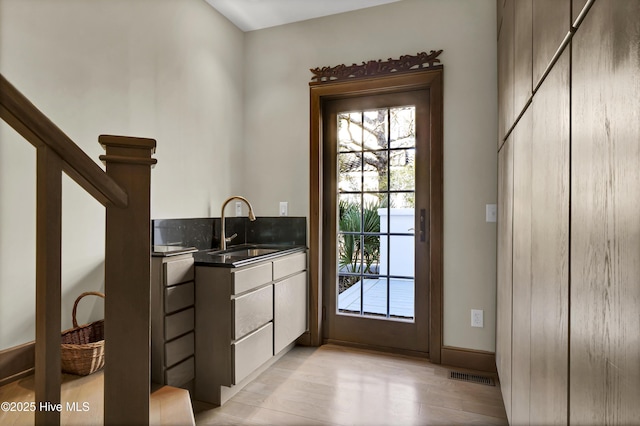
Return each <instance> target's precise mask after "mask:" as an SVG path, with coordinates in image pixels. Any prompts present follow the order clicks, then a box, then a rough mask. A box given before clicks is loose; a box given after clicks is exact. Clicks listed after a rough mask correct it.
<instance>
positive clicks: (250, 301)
mask: <svg viewBox="0 0 640 426" xmlns="http://www.w3.org/2000/svg"><path fill="white" fill-rule="evenodd" d="M231 309H232V315H233V322H232V324H231V337H232V338H233V339H239V338H241V337H242V336H244V335H245V334H248V333H251V332H252V331H253V330H255V329H256V328H258V327H260V326H263V325H264V324H266V323H267V322H269V321H271V320H272V319H273V286H271V285H269V286H267V287H264V288H261V289H260V290H256V291H252V292H251V293H247V294H244V295H242V296H240V297H237V298H236V299H233V300H232V301H231Z"/></svg>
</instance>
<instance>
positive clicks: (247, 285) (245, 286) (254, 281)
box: [231, 262, 273, 294]
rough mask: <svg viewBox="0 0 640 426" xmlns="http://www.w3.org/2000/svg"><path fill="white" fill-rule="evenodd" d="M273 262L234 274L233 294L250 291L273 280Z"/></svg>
mask: <svg viewBox="0 0 640 426" xmlns="http://www.w3.org/2000/svg"><path fill="white" fill-rule="evenodd" d="M272 277H273V275H272V265H271V262H266V263H263V264H260V265H256V266H251V267H248V268H245V269H240V270H237V271H234V272H233V273H232V282H233V284H232V286H233V288H232V290H231V292H232V294H239V293H243V292H245V291H249V290H251V289H252V288H256V287H260V286H261V285H263V284H266V283H268V282H271V280H272Z"/></svg>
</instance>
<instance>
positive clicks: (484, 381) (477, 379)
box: [449, 371, 496, 386]
mask: <svg viewBox="0 0 640 426" xmlns="http://www.w3.org/2000/svg"><path fill="white" fill-rule="evenodd" d="M449 378H450V379H454V380H462V381H463V382H472V383H479V384H481V385H487V386H495V385H496V381H495V380H493V378H492V377H486V376H478V375H477V374H469V373H461V372H459V371H449Z"/></svg>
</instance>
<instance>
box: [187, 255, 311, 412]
mask: <svg viewBox="0 0 640 426" xmlns="http://www.w3.org/2000/svg"><path fill="white" fill-rule="evenodd" d="M307 282H308V279H307V255H306V253H305V252H297V253H292V254H289V255H284V256H282V257H276V258H274V259H273V260H268V261H262V262H258V263H254V264H250V265H248V266H244V267H240V268H227V267H214V266H197V267H196V357H195V361H196V364H195V365H196V379H195V393H194V395H195V399H197V400H200V401H205V402H208V403H211V404H216V405H221V404H223V403H224V402H225V401H227V400H228V399H229V398H230V397H231V396H233V395H234V394H235V393H237V392H238V391H239V390H240V389H242V387H244V386H245V385H246V383H248V381H250V380H251V379H252V378H253V376H254V375H255V374H257V372H259V371H260V369H262V368H265V366H267V365H269V364H270V362H273V361H275V359H276V356H281V355H282V354H283V353H285V352H286V351H287V350H288V349H290V348H291V347H292V343H293V342H295V340H296V339H297V338H298V337H300V335H302V334H303V333H304V332H305V331H306V329H307V310H308V303H307Z"/></svg>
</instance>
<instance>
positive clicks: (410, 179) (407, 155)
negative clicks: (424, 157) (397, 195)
mask: <svg viewBox="0 0 640 426" xmlns="http://www.w3.org/2000/svg"><path fill="white" fill-rule="evenodd" d="M389 172H390V175H391V176H390V181H391V190H392V191H393V190H414V189H415V177H416V150H415V149H400V150H395V151H391V153H390V158H389Z"/></svg>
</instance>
